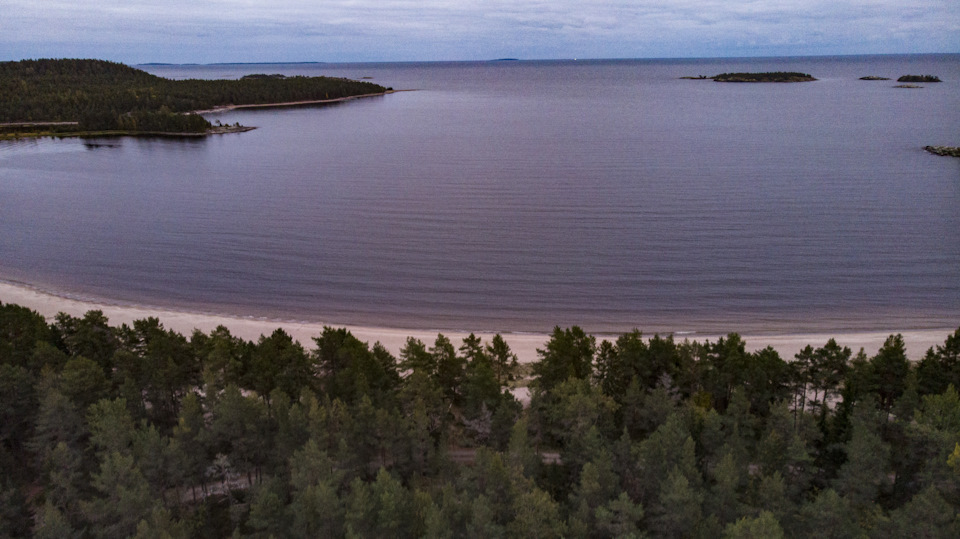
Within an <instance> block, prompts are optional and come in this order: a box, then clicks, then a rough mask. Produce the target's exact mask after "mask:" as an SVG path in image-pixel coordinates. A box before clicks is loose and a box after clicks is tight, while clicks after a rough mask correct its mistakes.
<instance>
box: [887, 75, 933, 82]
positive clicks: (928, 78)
mask: <svg viewBox="0 0 960 539" xmlns="http://www.w3.org/2000/svg"><path fill="white" fill-rule="evenodd" d="M897 82H942V81H941V80H940V77H937V76H935V75H904V76H902V77H900V78H899V79H897Z"/></svg>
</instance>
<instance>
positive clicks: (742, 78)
mask: <svg viewBox="0 0 960 539" xmlns="http://www.w3.org/2000/svg"><path fill="white" fill-rule="evenodd" d="M713 80H715V81H717V82H810V81H815V80H817V79H815V78H814V77H813V76H811V75H809V74H807V73H796V72H791V71H773V72H767V73H721V74H720V75H717V76H715V77H713Z"/></svg>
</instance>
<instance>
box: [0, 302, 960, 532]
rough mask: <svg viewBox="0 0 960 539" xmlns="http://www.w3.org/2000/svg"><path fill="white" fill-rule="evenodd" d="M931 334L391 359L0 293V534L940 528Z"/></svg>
mask: <svg viewBox="0 0 960 539" xmlns="http://www.w3.org/2000/svg"><path fill="white" fill-rule="evenodd" d="M945 337H946V339H945V341H944V343H943V344H942V345H937V346H934V347H932V348H930V349H929V350H928V351H927V352H926V355H925V356H924V357H923V358H922V359H921V360H920V361H918V362H914V363H911V362H909V361H908V360H907V356H906V350H905V347H904V343H903V340H902V338H901V337H900V336H899V335H891V336H890V337H889V338H888V339H887V340H886V342H885V344H884V345H883V346H882V347H881V348H880V349H879V351H877V353H876V354H875V355H872V356H871V355H867V354H866V353H864V351H862V350H861V351H859V352H856V351H852V350H850V349H849V348H845V347H841V346H838V345H837V343H836V342H835V341H833V340H832V339H831V340H828V341H827V342H825V343H811V345H810V346H808V347H806V348H805V349H803V350H801V351H800V352H799V353H798V354H797V355H796V357H792V358H781V357H779V355H778V354H777V352H776V351H774V350H773V349H772V348H767V349H763V350H760V351H757V352H747V351H746V347H745V343H744V341H743V340H742V339H741V338H740V337H739V336H738V335H737V334H729V335H728V336H726V337H724V338H721V339H718V340H717V341H716V342H710V341H706V342H697V341H693V342H691V341H687V340H684V341H677V340H675V339H674V338H672V337H661V336H656V335H655V336H653V337H647V336H644V335H642V334H641V333H640V332H638V331H633V332H630V333H626V334H623V335H621V336H619V337H618V338H616V339H615V340H613V341H607V340H604V341H602V342H599V343H598V342H597V340H596V339H595V338H594V337H593V336H591V335H588V334H587V333H585V332H584V331H583V330H581V329H580V328H578V327H571V328H566V329H563V328H559V327H557V328H556V329H554V331H553V333H552V335H551V337H550V339H549V340H548V341H547V343H546V344H545V345H544V347H543V349H542V350H539V351H538V360H537V361H536V362H534V363H532V364H528V365H519V364H518V363H517V361H516V357H515V355H514V354H513V353H512V352H511V350H510V348H509V346H507V345H506V343H505V342H504V340H503V339H502V338H500V336H499V335H497V336H495V337H493V338H492V339H491V341H490V342H481V340H480V339H479V338H476V337H474V336H473V335H470V336H469V337H467V338H465V339H464V340H463V342H462V343H454V342H451V341H450V340H449V339H448V338H446V337H444V336H443V335H438V336H437V338H436V340H435V342H433V343H432V344H427V343H424V342H421V341H419V340H416V339H413V338H411V339H408V340H407V342H406V346H404V347H403V348H402V349H401V351H400V354H399V357H395V356H393V355H392V354H391V353H390V352H388V351H387V350H386V349H384V348H383V347H382V346H380V345H379V344H374V345H373V346H370V345H369V344H368V343H365V342H361V341H359V340H358V339H356V338H355V337H353V335H351V334H350V332H349V331H347V330H346V329H336V328H330V327H328V328H324V329H323V331H322V333H321V334H320V335H317V336H316V337H315V338H314V339H313V343H312V346H311V348H310V349H305V348H304V347H303V346H301V345H300V344H299V343H297V342H296V341H294V340H293V339H292V338H291V337H290V336H289V335H288V334H286V333H285V332H283V331H282V330H277V331H275V332H273V333H272V334H271V335H264V336H261V337H260V338H259V339H258V340H256V341H246V340H243V339H240V338H237V337H235V336H233V335H231V333H230V331H229V330H228V329H227V328H225V327H222V326H221V327H219V328H217V329H215V330H213V331H211V332H210V333H204V332H202V331H199V330H198V331H195V332H194V333H193V334H192V335H189V336H184V335H181V334H178V333H176V332H173V331H169V330H167V329H165V328H164V327H163V325H162V324H161V323H160V321H159V320H158V319H156V318H147V319H142V320H138V321H135V322H133V323H132V325H129V326H128V325H126V324H124V325H121V326H119V327H116V326H112V325H110V324H109V321H108V320H107V319H106V318H105V317H104V315H103V313H102V312H100V311H90V312H88V313H86V315H85V316H82V317H74V316H70V315H67V314H63V313H61V314H60V315H58V316H56V317H55V319H54V320H53V321H52V323H50V322H48V321H47V320H46V319H44V318H43V316H41V315H40V314H38V313H36V312H34V311H31V310H29V309H27V308H24V307H19V306H17V305H12V304H0V536H3V537H7V536H14V537H17V536H31V535H32V536H35V537H58V538H60V537H132V536H136V537H172V538H180V537H204V538H206V537H228V536H233V537H345V536H347V537H484V538H486V537H642V536H653V537H676V538H680V537H721V536H723V537H772V538H776V537H851V538H852V537H957V536H958V534H960V519H958V508H960V397H958V394H957V389H956V388H957V387H958V386H960V329H958V330H957V331H956V332H954V333H952V334H948V335H946V336H945ZM518 384H519V385H524V386H527V387H528V388H529V390H530V395H531V397H530V402H529V405H527V406H522V405H521V404H520V402H518V400H517V399H516V398H515V397H514V395H513V394H512V393H511V391H510V389H511V388H512V387H515V386H517V385H518Z"/></svg>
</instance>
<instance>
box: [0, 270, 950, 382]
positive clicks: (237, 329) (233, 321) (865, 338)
mask: <svg viewBox="0 0 960 539" xmlns="http://www.w3.org/2000/svg"><path fill="white" fill-rule="evenodd" d="M0 302H2V303H4V304H6V303H13V304H17V305H21V306H23V307H27V308H30V309H33V310H35V311H37V312H39V313H40V314H41V315H43V316H44V317H46V318H47V319H48V320H51V321H52V320H53V317H54V316H55V315H56V314H57V313H58V312H65V313H67V314H70V315H72V316H82V315H83V314H84V313H86V312H87V311H89V310H100V311H103V313H104V314H105V315H106V316H107V318H109V319H110V322H111V324H113V325H120V324H128V325H129V324H131V323H132V322H133V321H134V320H140V319H143V318H147V317H157V318H159V319H160V321H161V323H163V324H164V327H166V328H167V329H171V330H174V331H177V332H179V333H182V334H184V335H189V334H191V333H192V332H193V330H194V329H199V330H201V331H204V332H208V333H209V332H210V331H212V330H213V329H215V328H216V327H217V326H220V325H223V326H226V327H227V328H229V329H230V331H231V333H233V334H234V335H235V336H237V337H241V338H243V339H247V340H257V339H258V338H259V337H260V336H261V335H269V334H270V333H272V332H273V331H274V330H275V329H277V328H282V329H283V330H284V331H286V332H287V333H288V334H290V335H291V336H292V337H293V338H294V339H296V340H298V341H299V342H300V343H302V344H303V345H304V346H306V347H308V348H309V347H310V346H311V344H312V338H313V337H316V336H319V335H320V333H321V332H322V331H323V328H324V326H332V327H346V328H347V329H348V330H349V331H350V332H352V333H353V335H354V336H355V337H357V338H358V339H360V340H361V341H365V342H368V343H370V344H373V343H375V342H380V343H381V344H382V345H383V346H384V347H385V348H386V349H387V350H389V351H390V352H391V353H393V354H399V352H400V349H401V348H402V347H403V346H404V345H405V344H406V340H407V338H408V337H414V338H417V339H420V340H421V341H423V342H425V343H427V344H430V343H433V341H434V339H436V337H437V333H440V331H438V330H436V329H404V328H391V327H378V326H367V325H353V324H339V323H337V322H336V321H335V320H325V321H318V322H305V321H292V320H283V319H272V318H266V317H253V316H240V315H233V314H225V313H215V312H200V311H192V310H188V309H179V308H176V307H172V308H171V307H153V306H143V305H135V304H122V303H112V302H110V301H109V300H102V299H90V298H83V297H70V296H69V295H67V294H60V293H58V292H57V291H51V290H47V289H42V288H39V287H34V286H32V285H29V284H26V283H20V282H12V281H7V280H3V279H2V278H0ZM734 329H735V328H734ZM956 329H957V328H956V327H953V328H935V329H906V330H905V329H902V328H890V329H884V330H871V331H845V332H843V331H837V332H835V333H829V332H827V331H819V332H816V333H789V332H784V333H775V334H751V333H749V332H745V333H741V334H740V335H741V337H743V340H744V341H745V342H746V347H747V350H748V351H756V350H761V349H764V348H766V347H768V346H769V347H772V348H773V349H774V350H776V351H777V352H778V353H779V354H780V356H781V357H782V358H783V359H785V360H787V361H790V360H792V359H793V357H794V355H796V353H797V352H799V351H800V350H801V349H802V348H804V347H805V346H807V345H812V346H814V347H817V346H822V345H823V344H825V343H826V342H827V340H829V339H836V341H837V343H838V344H840V345H841V346H849V347H850V349H851V350H853V351H854V353H856V352H857V351H858V350H860V348H863V349H864V350H865V352H866V353H867V354H868V355H873V354H875V353H876V352H877V350H879V348H880V347H881V346H882V345H883V342H884V341H885V340H886V338H887V337H888V336H890V335H892V334H897V333H900V334H902V335H903V339H904V342H905V343H906V346H907V356H908V357H909V358H910V359H911V360H919V359H921V358H922V357H923V355H924V354H925V353H926V351H927V350H928V349H929V348H930V347H932V346H937V345H943V342H944V341H945V340H946V338H947V336H948V335H950V334H952V333H953V332H954V331H956ZM442 333H443V334H444V335H446V336H447V337H448V338H450V339H451V340H452V341H453V342H454V343H459V342H460V341H462V340H463V338H464V337H466V336H467V335H468V334H469V333H470V332H469V331H459V330H458V331H442ZM474 333H475V334H476V335H477V336H478V337H480V338H481V339H483V340H484V341H489V340H490V339H492V338H493V336H494V333H493V332H489V331H477V332H474ZM651 335H652V334H651ZM502 336H503V338H504V340H506V341H507V343H508V344H509V345H510V347H511V349H512V350H513V351H514V352H515V353H516V354H517V356H518V357H519V359H520V361H521V362H523V363H530V362H533V361H536V360H537V358H538V355H537V349H538V348H543V347H544V346H545V345H546V343H547V341H548V340H549V338H550V335H549V334H547V333H542V332H533V333H520V332H517V333H510V332H503V333H502ZM722 336H723V335H721V334H706V333H704V334H700V333H697V334H694V335H682V334H680V335H674V338H675V339H676V340H678V341H683V340H685V339H689V340H691V341H693V340H695V341H699V342H704V341H707V340H709V341H714V342H715V341H716V340H717V339H718V338H719V337H722ZM603 339H608V340H614V339H615V337H611V336H610V335H606V334H597V341H598V344H599V341H602V340H603Z"/></svg>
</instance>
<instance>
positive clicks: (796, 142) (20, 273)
mask: <svg viewBox="0 0 960 539" xmlns="http://www.w3.org/2000/svg"><path fill="white" fill-rule="evenodd" d="M144 68H145V69H147V70H148V71H150V72H152V73H155V74H157V75H161V76H165V77H171V78H185V77H193V78H236V77H239V76H242V75H244V74H248V73H284V74H287V75H293V74H305V75H319V74H323V75H334V76H344V77H350V78H361V77H371V78H372V80H373V81H374V82H377V83H379V84H382V85H384V86H392V87H393V88H396V89H413V90H417V91H413V92H401V93H396V94H392V95H388V96H385V97H378V98H371V99H364V100H357V101H352V102H349V103H345V104H340V105H336V106H323V107H317V106H314V107H302V108H290V109H271V110H247V111H233V112H229V113H221V114H215V115H209V116H208V117H209V119H210V120H212V121H215V120H220V121H222V122H224V123H233V122H240V123H241V124H244V125H251V126H256V127H257V129H256V130H254V131H252V132H248V133H242V134H232V135H223V136H215V137H210V138H206V139H202V140H170V139H143V138H112V139H87V140H77V139H65V140H53V139H44V140H33V141H19V142H7V143H0V276H2V277H3V278H6V279H10V280H16V281H20V282H26V283H31V284H34V285H38V286H41V287H44V288H47V289H50V290H55V291H59V292H61V293H66V294H76V295H81V296H86V297H94V298H104V299H107V300H111V301H117V302H129V303H135V304H145V305H156V306H168V307H170V306H172V307H182V308H187V309H196V310H204V311H213V312H225V313H233V314H241V315H251V316H266V317H275V318H282V319H301V320H313V321H315V320H321V321H325V322H329V323H355V324H367V325H384V326H394V327H406V328H430V329H433V328H439V329H470V330H498V331H541V330H549V329H550V328H551V327H553V326H554V325H558V324H559V325H569V324H579V325H582V326H583V327H585V328H586V329H588V330H590V331H619V330H627V329H630V328H633V327H639V328H641V329H643V330H644V331H646V332H652V331H682V332H688V331H689V332H698V331H699V332H704V331H727V330H736V331H742V332H744V331H765V330H769V331H816V330H822V329H826V330H831V331H839V330H844V329H885V328H892V327H896V328H919V327H956V326H957V325H958V324H960V160H958V159H951V158H944V157H937V156H933V155H930V154H928V153H926V152H924V151H923V150H922V147H923V146H924V145H926V144H942V145H952V146H956V145H960V55H923V56H874V57H839V58H787V59H750V60H729V59H718V60H669V61H667V60H663V61H650V60H644V61H567V62H489V63H421V64H417V63H412V64H302V65H226V66H144ZM730 71H802V72H807V73H810V74H812V75H814V76H815V77H817V78H818V79H820V80H819V81H817V82H811V83H802V84H721V83H714V82H712V81H696V80H680V79H678V77H680V76H683V75H701V74H703V75H708V76H710V75H715V74H717V73H722V72H730ZM921 73H931V74H936V75H939V76H940V78H941V79H943V80H944V82H942V83H939V84H926V85H924V88H923V89H896V88H893V86H894V85H895V84H897V83H896V82H895V81H879V82H864V81H860V80H858V78H859V77H861V76H865V75H881V76H887V77H892V78H893V79H896V77H898V76H900V75H903V74H921ZM0 299H2V298H0Z"/></svg>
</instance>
